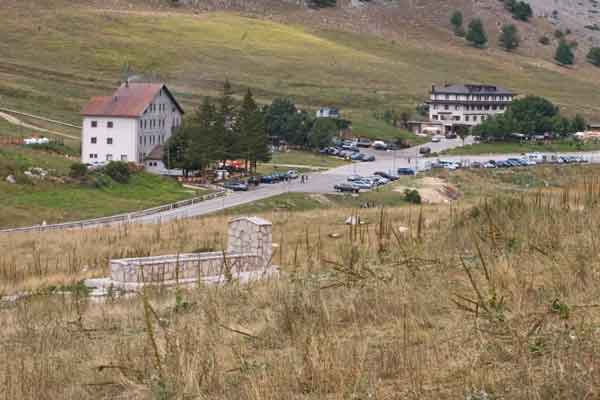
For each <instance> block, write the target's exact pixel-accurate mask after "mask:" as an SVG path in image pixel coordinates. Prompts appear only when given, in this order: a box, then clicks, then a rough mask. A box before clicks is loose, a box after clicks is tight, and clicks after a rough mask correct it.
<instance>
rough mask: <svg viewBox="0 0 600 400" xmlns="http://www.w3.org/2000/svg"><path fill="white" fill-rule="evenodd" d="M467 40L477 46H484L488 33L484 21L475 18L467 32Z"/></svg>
mask: <svg viewBox="0 0 600 400" xmlns="http://www.w3.org/2000/svg"><path fill="white" fill-rule="evenodd" d="M467 40H468V41H469V42H470V43H471V44H472V45H473V46H475V47H478V48H482V47H484V46H485V45H486V43H487V35H486V33H485V29H484V28H483V22H481V19H479V18H475V19H474V20H472V21H471V22H470V23H469V32H468V33H467Z"/></svg>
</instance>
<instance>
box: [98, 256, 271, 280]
mask: <svg viewBox="0 0 600 400" xmlns="http://www.w3.org/2000/svg"><path fill="white" fill-rule="evenodd" d="M223 256H225V257H223ZM264 267H265V266H264V263H263V262H262V260H261V259H260V257H258V256H257V255H256V254H253V253H246V254H230V253H225V254H223V253H222V252H213V253H199V254H180V255H179V256H159V257H145V258H125V259H120V260H111V262H110V269H111V273H110V275H111V280H112V281H113V282H120V283H137V284H140V283H152V284H156V283H166V282H172V281H178V280H180V281H196V280H201V279H204V278H208V277H213V276H220V275H224V276H227V275H230V276H231V277H233V278H235V277H236V276H238V275H239V274H240V273H243V272H252V271H259V270H261V269H263V268H264Z"/></svg>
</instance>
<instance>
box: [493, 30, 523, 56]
mask: <svg viewBox="0 0 600 400" xmlns="http://www.w3.org/2000/svg"><path fill="white" fill-rule="evenodd" d="M520 43H521V38H520V37H519V31H518V30H517V27H516V26H514V25H512V24H508V25H504V26H503V27H502V32H501V33H500V37H499V38H498V44H499V45H500V47H502V48H503V49H505V50H507V51H510V50H514V49H516V48H517V47H519V44H520Z"/></svg>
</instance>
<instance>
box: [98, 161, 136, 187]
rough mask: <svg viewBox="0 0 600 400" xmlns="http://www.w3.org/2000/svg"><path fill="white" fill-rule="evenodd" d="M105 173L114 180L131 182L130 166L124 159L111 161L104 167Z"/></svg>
mask: <svg viewBox="0 0 600 400" xmlns="http://www.w3.org/2000/svg"><path fill="white" fill-rule="evenodd" d="M102 170H103V171H104V173H105V174H106V175H108V176H110V177H111V178H112V180H113V181H115V182H119V183H127V182H129V177H130V176H131V173H130V172H129V166H128V165H127V163H125V162H122V161H111V162H109V163H108V165H106V166H105V167H104V168H103V169H102Z"/></svg>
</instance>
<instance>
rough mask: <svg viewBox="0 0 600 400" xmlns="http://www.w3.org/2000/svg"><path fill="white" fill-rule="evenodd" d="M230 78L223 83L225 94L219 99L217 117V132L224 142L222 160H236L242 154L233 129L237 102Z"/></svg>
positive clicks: (221, 141)
mask: <svg viewBox="0 0 600 400" xmlns="http://www.w3.org/2000/svg"><path fill="white" fill-rule="evenodd" d="M232 94H233V91H232V89H231V85H230V84H229V80H226V81H225V83H224V84H223V95H222V96H221V98H220V99H219V108H218V111H217V114H216V118H215V129H216V132H217V133H216V134H218V135H220V137H221V138H220V140H219V141H220V143H222V148H221V149H220V150H222V153H221V154H220V157H221V161H223V162H225V161H226V160H235V159H237V158H238V157H239V156H240V149H239V138H238V137H237V132H236V131H235V130H234V129H233V128H234V124H235V117H236V115H235V103H234V100H233V97H232Z"/></svg>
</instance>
